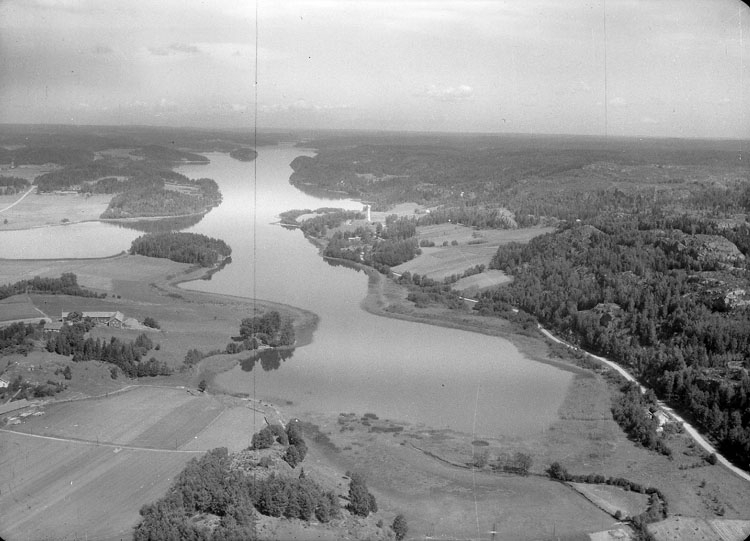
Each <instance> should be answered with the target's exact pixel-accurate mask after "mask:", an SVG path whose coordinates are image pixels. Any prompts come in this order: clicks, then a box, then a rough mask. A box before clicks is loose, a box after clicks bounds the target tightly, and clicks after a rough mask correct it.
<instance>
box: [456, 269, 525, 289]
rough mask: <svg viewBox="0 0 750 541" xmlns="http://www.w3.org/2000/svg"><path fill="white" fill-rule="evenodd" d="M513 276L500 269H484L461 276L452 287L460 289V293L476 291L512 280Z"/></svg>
mask: <svg viewBox="0 0 750 541" xmlns="http://www.w3.org/2000/svg"><path fill="white" fill-rule="evenodd" d="M512 280H513V278H512V277H510V276H508V275H507V274H505V273H504V272H503V271H501V270H494V269H490V270H486V271H484V272H483V273H481V274H474V275H472V276H467V277H466V278H461V279H460V280H459V281H458V282H456V283H455V284H453V289H455V290H457V291H461V292H462V293H469V292H477V291H481V290H484V289H489V288H491V287H497V286H499V285H502V284H507V283H508V282H510V281H512Z"/></svg>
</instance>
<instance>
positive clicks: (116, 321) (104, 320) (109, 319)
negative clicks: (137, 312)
mask: <svg viewBox="0 0 750 541" xmlns="http://www.w3.org/2000/svg"><path fill="white" fill-rule="evenodd" d="M73 313H74V312H63V313H62V319H63V321H65V320H67V319H68V317H69V316H70V314H73ZM79 313H80V314H81V317H82V318H83V319H85V318H90V319H91V320H92V321H93V322H94V323H96V324H97V325H106V326H107V327H117V328H120V327H122V324H123V322H124V321H125V314H123V313H122V312H120V311H116V312H79Z"/></svg>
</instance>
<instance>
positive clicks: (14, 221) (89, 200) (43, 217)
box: [0, 193, 113, 231]
mask: <svg viewBox="0 0 750 541" xmlns="http://www.w3.org/2000/svg"><path fill="white" fill-rule="evenodd" d="M12 197H13V198H14V200H15V199H18V198H19V197H20V195H19V196H12ZM112 197H113V196H112V195H104V194H97V195H90V196H86V195H79V194H66V195H58V194H37V193H31V194H29V195H28V197H26V198H24V200H23V201H21V202H20V203H19V204H17V205H15V206H14V207H13V208H10V209H8V210H6V211H5V212H3V213H2V218H3V220H0V231H3V230H9V229H28V228H31V227H43V226H47V225H60V224H61V223H63V220H67V221H68V222H69V223H75V222H85V221H91V220H98V219H99V216H101V214H102V212H104V211H105V210H106V209H107V206H108V205H109V202H110V200H111V199H112ZM7 198H8V196H5V197H3V198H2V199H7ZM3 202H4V201H0V208H4V207H5V206H6V205H3V204H2V203H3ZM12 202H13V201H12V200H9V202H8V203H7V204H8V205H9V204H11V203H12ZM5 220H8V223H7V224H6V223H3V222H4V221H5ZM66 223H67V222H66Z"/></svg>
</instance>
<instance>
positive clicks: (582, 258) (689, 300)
mask: <svg viewBox="0 0 750 541" xmlns="http://www.w3.org/2000/svg"><path fill="white" fill-rule="evenodd" d="M651 223H653V219H652V218H651V217H647V218H645V219H644V220H613V219H612V218H611V217H607V218H606V219H601V220H596V221H594V224H596V225H592V224H580V223H579V224H574V225H571V226H569V227H566V228H564V229H563V230H562V231H559V232H556V233H552V234H548V235H544V236H541V237H537V238H535V239H533V240H532V241H531V242H530V243H528V244H527V245H518V244H511V245H507V246H501V247H500V248H499V249H498V252H497V254H496V256H495V258H494V259H493V261H492V264H491V266H492V267H493V268H496V269H501V270H504V271H505V272H508V273H509V274H512V275H513V276H514V281H513V282H512V283H510V284H508V285H506V286H504V287H502V288H498V289H496V290H495V291H492V292H489V293H486V294H484V295H483V296H482V297H481V300H480V303H479V304H478V305H477V309H478V310H479V311H480V312H481V313H484V314H498V315H503V314H505V313H507V312H509V311H510V307H512V306H514V307H518V308H520V309H522V310H523V311H525V312H527V313H529V314H532V315H534V316H535V317H536V318H538V320H539V321H540V322H542V323H543V324H544V325H545V326H548V327H550V328H552V329H554V330H555V331H557V332H558V333H560V334H561V335H563V336H565V337H566V338H567V339H569V340H572V341H574V342H577V343H579V344H580V345H581V346H583V347H584V348H586V349H588V350H590V351H593V352H596V353H600V354H602V355H605V356H607V357H610V358H612V359H613V360H615V361H616V362H618V363H621V364H622V365H623V366H626V367H628V368H629V369H630V370H631V371H632V372H633V373H635V374H636V376H637V377H639V378H641V379H642V380H643V381H644V382H645V383H646V384H647V385H648V386H649V387H652V388H653V389H655V390H656V392H657V394H658V395H659V396H661V397H663V398H664V399H666V400H667V401H669V402H670V403H672V404H674V405H676V406H677V407H678V408H680V409H681V410H684V411H685V412H687V413H688V414H689V416H691V417H692V418H693V419H694V420H695V421H696V422H697V423H698V424H699V425H700V426H701V427H702V428H703V429H704V430H705V431H706V432H707V433H708V434H709V435H710V436H711V437H712V438H713V439H714V440H715V441H716V442H717V443H718V444H719V447H720V448H721V450H722V452H724V453H725V454H726V455H727V456H729V457H731V458H732V459H733V460H734V461H736V462H737V463H738V464H740V465H742V466H743V467H745V468H748V467H750V376H748V371H747V369H748V368H750V366H749V365H748V358H749V357H748V348H749V346H750V343H749V342H748V341H749V340H750V336H749V335H748V332H747V329H748V328H750V302H748V299H747V297H746V293H745V291H746V290H745V284H746V281H747V279H746V272H747V263H746V260H745V256H744V255H743V254H742V253H741V252H740V251H739V250H737V248H736V247H735V246H734V245H733V244H732V243H730V242H729V241H728V240H727V239H726V238H725V237H723V236H715V235H705V234H699V233H695V234H690V233H685V232H683V231H681V230H678V229H651V228H648V224H651ZM682 223H683V224H684V225H686V226H687V225H689V224H690V223H691V221H690V220H684V221H683V222H682ZM699 225H700V224H699V223H696V222H693V223H692V228H693V230H695V229H696V228H697V227H698V226H699ZM597 226H598V227H597ZM741 227H742V228H744V226H741ZM733 234H737V232H736V231H735V232H734V233H732V230H727V236H732V235H733Z"/></svg>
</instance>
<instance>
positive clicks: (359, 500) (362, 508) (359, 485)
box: [348, 472, 378, 517]
mask: <svg viewBox="0 0 750 541" xmlns="http://www.w3.org/2000/svg"><path fill="white" fill-rule="evenodd" d="M348 509H349V511H350V512H351V513H352V514H354V515H357V516H360V517H366V516H367V515H369V514H370V512H376V511H377V510H378V505H377V502H376V501H375V496H373V495H372V494H370V492H369V491H368V490H367V484H366V482H365V477H364V475H362V474H360V473H358V472H354V473H352V475H351V482H350V483H349V505H348Z"/></svg>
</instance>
